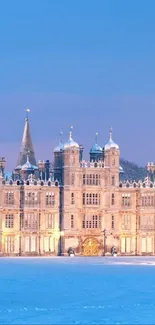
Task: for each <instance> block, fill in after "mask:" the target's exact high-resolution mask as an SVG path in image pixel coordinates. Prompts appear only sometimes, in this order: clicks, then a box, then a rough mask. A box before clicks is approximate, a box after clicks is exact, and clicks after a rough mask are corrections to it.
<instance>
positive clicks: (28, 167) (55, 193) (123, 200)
mask: <svg viewBox="0 0 155 325" xmlns="http://www.w3.org/2000/svg"><path fill="white" fill-rule="evenodd" d="M122 172H123V170H122V168H121V166H120V149H119V146H118V145H117V144H116V143H115V142H114V141H113V137H112V130H110V136H109V141H108V142H107V143H106V144H105V145H104V147H100V146H99V144H98V139H97V135H96V140H95V143H94V145H93V147H92V148H91V150H90V161H84V160H83V146H82V145H79V144H78V143H77V142H75V141H74V140H73V135H72V129H71V130H70V133H69V139H68V141H67V142H65V143H63V141H62V137H61V136H60V142H59V145H58V146H57V147H56V148H55V149H54V162H53V164H52V166H51V164H50V162H49V161H48V160H47V161H39V162H38V163H37V162H36V158H35V152H34V148H33V143H32V139H31V133H30V125H29V116H27V117H26V119H25V127H24V133H23V139H22V145H21V150H20V153H19V157H18V161H17V165H16V167H15V169H14V171H13V174H12V177H10V178H7V177H6V175H5V158H1V159H0V255H1V256H7V255H10V256H25V255H41V256H42V255H45V256H46V255H67V253H68V249H69V248H73V249H74V251H75V254H76V255H87V256H94V255H103V254H104V255H108V254H110V253H111V248H112V247H113V246H115V247H116V248H117V251H118V254H120V255H144V254H145V255H151V254H152V255H153V254H155V184H154V183H153V182H151V181H150V180H149V179H148V178H146V179H145V180H144V181H141V180H139V182H128V181H126V182H121V181H120V174H121V173H122Z"/></svg>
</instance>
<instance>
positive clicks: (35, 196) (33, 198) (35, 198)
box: [25, 192, 39, 205]
mask: <svg viewBox="0 0 155 325" xmlns="http://www.w3.org/2000/svg"><path fill="white" fill-rule="evenodd" d="M36 203H39V193H38V192H25V204H26V205H35V204H36Z"/></svg>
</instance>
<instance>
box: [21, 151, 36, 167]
mask: <svg viewBox="0 0 155 325" xmlns="http://www.w3.org/2000/svg"><path fill="white" fill-rule="evenodd" d="M36 169H38V167H37V166H34V165H32V164H31V163H30V161H29V156H28V155H27V162H26V163H25V164H24V165H23V166H22V167H21V170H22V171H34V170H36Z"/></svg>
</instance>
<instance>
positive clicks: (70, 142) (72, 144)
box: [63, 126, 79, 150]
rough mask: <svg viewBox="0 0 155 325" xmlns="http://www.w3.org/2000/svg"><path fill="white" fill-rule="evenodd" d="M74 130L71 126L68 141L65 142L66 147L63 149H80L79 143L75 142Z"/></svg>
mask: <svg viewBox="0 0 155 325" xmlns="http://www.w3.org/2000/svg"><path fill="white" fill-rule="evenodd" d="M72 130H73V127H72V126H71V128H70V132H69V139H68V141H67V142H66V143H64V147H63V149H64V150H67V149H70V148H77V149H79V145H78V143H77V142H75V141H74V140H73V138H72Z"/></svg>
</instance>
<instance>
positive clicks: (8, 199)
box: [4, 192, 14, 204]
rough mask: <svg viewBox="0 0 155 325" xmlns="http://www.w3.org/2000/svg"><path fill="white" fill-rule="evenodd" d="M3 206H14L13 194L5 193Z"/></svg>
mask: <svg viewBox="0 0 155 325" xmlns="http://www.w3.org/2000/svg"><path fill="white" fill-rule="evenodd" d="M4 201H5V204H14V193H13V192H5V199H4Z"/></svg>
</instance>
